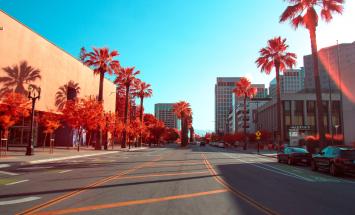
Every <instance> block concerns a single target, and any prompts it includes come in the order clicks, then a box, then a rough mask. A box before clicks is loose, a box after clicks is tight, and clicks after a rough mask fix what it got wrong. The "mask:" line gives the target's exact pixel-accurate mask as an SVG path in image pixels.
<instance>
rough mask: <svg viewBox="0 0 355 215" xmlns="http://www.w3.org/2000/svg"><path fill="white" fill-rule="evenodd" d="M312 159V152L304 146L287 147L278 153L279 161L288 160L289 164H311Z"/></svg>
mask: <svg viewBox="0 0 355 215" xmlns="http://www.w3.org/2000/svg"><path fill="white" fill-rule="evenodd" d="M311 159H312V154H311V153H309V152H308V151H307V150H306V149H304V148H299V147H285V148H284V149H282V151H281V152H279V153H278V154H277V161H278V162H279V163H281V162H287V163H288V164H289V165H294V164H297V163H304V164H307V165H309V164H310V162H311Z"/></svg>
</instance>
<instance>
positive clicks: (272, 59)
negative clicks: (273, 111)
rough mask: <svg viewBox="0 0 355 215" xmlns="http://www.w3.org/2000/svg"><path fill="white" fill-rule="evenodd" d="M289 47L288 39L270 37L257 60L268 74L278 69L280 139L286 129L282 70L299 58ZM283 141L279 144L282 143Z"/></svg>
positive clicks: (278, 129)
mask: <svg viewBox="0 0 355 215" xmlns="http://www.w3.org/2000/svg"><path fill="white" fill-rule="evenodd" d="M287 48H288V45H286V39H281V37H275V38H273V39H270V40H269V41H268V45H267V47H265V48H262V49H260V51H259V52H260V57H259V58H258V59H257V60H256V61H255V63H256V64H257V66H258V67H259V68H260V69H261V71H262V72H265V73H266V74H270V72H271V70H272V69H273V68H275V71H276V96H277V114H278V117H277V131H278V132H279V135H280V139H279V141H280V140H281V141H284V130H283V127H282V120H281V117H282V116H283V115H282V114H283V112H282V108H281V93H280V71H281V72H283V71H285V69H286V68H292V67H293V66H295V65H296V59H297V56H296V54H295V53H291V52H287ZM281 141H280V142H279V144H281Z"/></svg>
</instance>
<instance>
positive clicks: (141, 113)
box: [139, 96, 144, 147]
mask: <svg viewBox="0 0 355 215" xmlns="http://www.w3.org/2000/svg"><path fill="white" fill-rule="evenodd" d="M143 99H144V97H143V96H142V97H141V109H140V115H139V118H140V121H141V129H140V133H139V147H141V146H142V127H143Z"/></svg>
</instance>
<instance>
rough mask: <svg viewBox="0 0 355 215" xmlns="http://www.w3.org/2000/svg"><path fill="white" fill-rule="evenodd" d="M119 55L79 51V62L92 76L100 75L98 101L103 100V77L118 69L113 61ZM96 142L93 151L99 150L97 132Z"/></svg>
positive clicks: (95, 50)
mask: <svg viewBox="0 0 355 215" xmlns="http://www.w3.org/2000/svg"><path fill="white" fill-rule="evenodd" d="M118 55H119V54H118V52H117V51H116V50H114V51H112V52H110V51H109V49H108V48H93V51H92V52H86V49H85V48H81V50H80V60H81V61H82V62H83V63H84V64H85V65H86V66H88V67H91V68H92V69H93V70H94V74H99V75H100V85H99V96H98V101H99V102H102V100H103V89H104V86H103V85H104V76H105V73H108V74H110V75H111V74H112V73H113V71H114V70H115V69H118V68H120V62H119V61H118V60H114V58H115V57H117V56H118ZM98 137H99V138H98V141H96V144H95V150H101V145H102V144H101V143H102V133H101V131H99V132H98Z"/></svg>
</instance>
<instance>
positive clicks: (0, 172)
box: [0, 171, 19, 175]
mask: <svg viewBox="0 0 355 215" xmlns="http://www.w3.org/2000/svg"><path fill="white" fill-rule="evenodd" d="M0 174H4V175H19V174H17V173H13V172H6V171H0Z"/></svg>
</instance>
